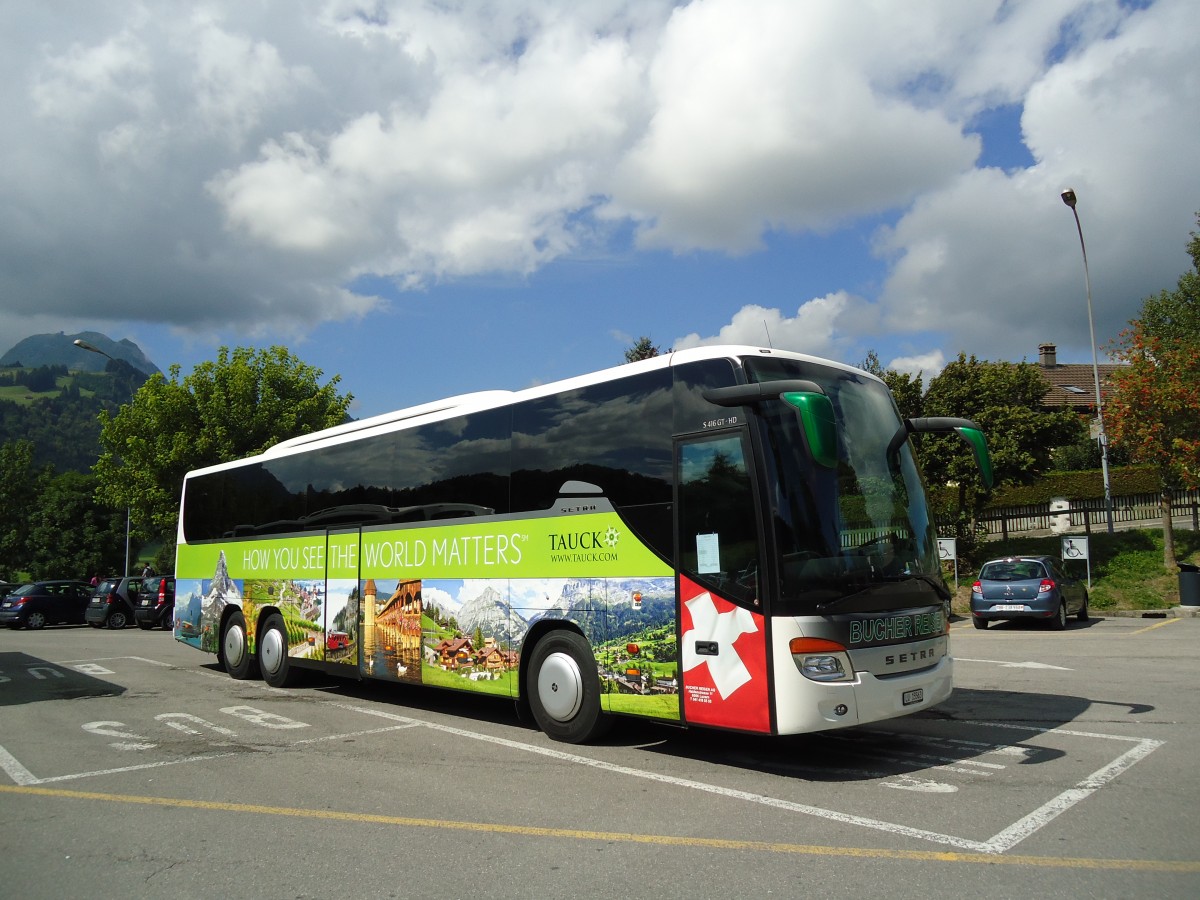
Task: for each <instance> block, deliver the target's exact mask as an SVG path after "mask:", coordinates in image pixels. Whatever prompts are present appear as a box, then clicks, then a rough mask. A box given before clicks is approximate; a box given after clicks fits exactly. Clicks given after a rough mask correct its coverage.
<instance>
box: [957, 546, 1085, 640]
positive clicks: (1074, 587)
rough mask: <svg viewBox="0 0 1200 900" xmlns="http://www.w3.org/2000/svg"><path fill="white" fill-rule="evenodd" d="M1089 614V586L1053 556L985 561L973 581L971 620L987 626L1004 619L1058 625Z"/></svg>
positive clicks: (1051, 625) (1083, 620)
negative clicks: (1068, 619) (1047, 622)
mask: <svg viewBox="0 0 1200 900" xmlns="http://www.w3.org/2000/svg"><path fill="white" fill-rule="evenodd" d="M1068 616H1075V617H1077V618H1078V619H1079V621H1080V622H1086V621H1087V618H1088V593H1087V587H1086V586H1085V585H1084V583H1083V582H1082V581H1080V580H1079V579H1078V578H1072V577H1070V576H1069V575H1067V574H1065V573H1064V572H1063V570H1062V567H1061V565H1060V564H1059V562H1058V561H1057V560H1055V559H1054V558H1053V557H1050V556H1010V557H1007V558H1005V559H993V560H992V561H991V562H986V563H984V564H983V568H981V569H980V570H979V578H978V579H976V581H975V583H974V584H973V585H971V621H972V622H973V623H974V624H975V627H976V628H987V627H988V625H989V624H990V623H991V622H994V621H999V620H1001V619H1045V620H1048V621H1049V623H1050V627H1051V628H1054V629H1062V628H1066V627H1067V617H1068Z"/></svg>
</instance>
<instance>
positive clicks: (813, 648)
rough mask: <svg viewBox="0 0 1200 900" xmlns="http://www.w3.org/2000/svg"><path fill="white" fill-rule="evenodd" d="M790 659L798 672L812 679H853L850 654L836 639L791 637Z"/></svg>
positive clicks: (789, 643) (789, 646)
mask: <svg viewBox="0 0 1200 900" xmlns="http://www.w3.org/2000/svg"><path fill="white" fill-rule="evenodd" d="M788 649H790V650H791V652H792V661H793V662H794V663H795V664H796V668H797V669H799V670H800V674H801V675H803V676H804V677H805V678H808V679H810V680H812V681H853V680H854V666H852V665H851V664H850V654H849V653H847V652H846V648H845V647H843V646H842V645H841V644H839V643H837V642H836V641H826V640H823V639H822V638H792V639H791V641H789V642H788Z"/></svg>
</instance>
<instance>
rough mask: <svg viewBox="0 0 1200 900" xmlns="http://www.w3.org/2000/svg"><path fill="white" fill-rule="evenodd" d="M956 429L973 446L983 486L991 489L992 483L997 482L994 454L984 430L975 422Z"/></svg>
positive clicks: (972, 451) (972, 449) (968, 444)
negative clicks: (989, 449) (990, 449)
mask: <svg viewBox="0 0 1200 900" xmlns="http://www.w3.org/2000/svg"><path fill="white" fill-rule="evenodd" d="M954 431H955V432H956V433H957V434H958V436H959V437H960V438H962V439H963V441H965V442H966V444H967V446H968V447H970V448H971V453H972V454H973V455H974V456H975V465H977V466H978V467H979V477H980V478H981V479H982V481H983V486H984V487H985V488H987V489H988V490H991V488H992V485H993V484H995V483H996V474H995V472H993V471H992V455H991V454H990V453H989V452H988V446H987V438H985V437H984V436H983V431H982V430H981V429H980V428H979V426H978V425H974V424H972V425H960V426H958V427H957V428H955V429H954Z"/></svg>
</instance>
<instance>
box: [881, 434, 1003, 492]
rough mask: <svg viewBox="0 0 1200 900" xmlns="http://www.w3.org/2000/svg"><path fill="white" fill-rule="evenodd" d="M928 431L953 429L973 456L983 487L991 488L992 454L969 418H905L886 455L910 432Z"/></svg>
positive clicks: (895, 449)
mask: <svg viewBox="0 0 1200 900" xmlns="http://www.w3.org/2000/svg"><path fill="white" fill-rule="evenodd" d="M930 431H953V432H954V433H955V434H957V435H958V436H959V437H960V438H962V439H963V441H964V442H965V443H966V445H967V446H968V447H970V448H971V453H972V454H973V455H974V456H975V465H976V466H978V467H979V477H980V480H982V481H983V486H984V487H985V488H988V489H989V490H990V489H991V487H992V485H994V484H995V483H996V475H995V472H993V470H992V456H991V454H990V453H989V452H988V447H987V439H986V438H985V437H984V436H983V429H982V428H980V427H979V426H978V425H976V424H975V423H974V422H972V421H971V420H970V419H957V418H953V417H951V416H930V417H929V418H924V419H905V420H904V424H903V425H902V426H901V427H900V430H899V431H897V432H896V436H895V437H893V438H892V442H891V445H890V446H889V447H888V457H889V458H890V457H891V456H892V455H893V454H894V453H896V452H897V451H899V449H900V445H901V444H903V443H904V441H905V440H907V438H908V436H909V435H910V434H915V433H918V432H930Z"/></svg>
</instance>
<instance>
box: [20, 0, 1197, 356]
mask: <svg viewBox="0 0 1200 900" xmlns="http://www.w3.org/2000/svg"><path fill="white" fill-rule="evenodd" d="M1195 24H1196V23H1195V13H1194V4H1193V3H1192V2H1191V0H1158V2H1155V3H1153V4H1152V5H1150V6H1149V7H1148V8H1146V9H1136V8H1134V7H1133V6H1132V5H1130V4H1123V3H1121V2H1119V0H989V2H983V3H961V2H949V0H947V2H941V3H932V4H919V5H915V6H914V5H913V4H909V3H902V2H880V3H878V4H876V5H875V7H874V8H873V9H872V11H871V12H870V14H867V13H864V12H863V10H862V9H861V8H859V7H856V6H854V5H851V4H845V3H841V2H835V0H809V2H805V3H796V2H791V0H695V2H692V3H688V4H685V5H680V6H674V5H672V4H671V3H669V2H667V0H627V2H621V0H590V2H587V0H585V2H579V3H573V4H570V5H564V4H561V3H558V2H554V0H525V2H522V0H508V2H504V3H497V4H415V3H388V2H382V3H376V4H372V5H369V6H363V5H362V4H360V3H356V2H352V0H311V2H296V3H291V2H289V3H282V2H271V0H264V2H261V3H255V4H245V3H233V2H219V0H210V2H206V3H205V4H203V6H202V7H201V8H200V9H199V11H195V12H190V13H189V14H186V15H181V14H178V13H177V12H175V11H167V10H165V9H162V10H160V9H159V8H158V7H155V6H154V5H146V4H144V3H140V2H136V0H129V2H125V3H122V2H119V0H114V2H111V3H106V4H84V5H78V6H76V7H75V8H74V12H73V14H72V15H71V16H65V15H62V14H61V13H58V12H55V11H54V10H53V9H51V8H50V7H47V6H46V5H45V4H34V3H31V2H30V3H14V4H10V5H8V6H6V7H5V9H4V11H3V12H0V26H3V27H0V77H3V79H4V83H5V84H6V85H7V86H8V89H7V90H6V91H5V92H3V94H2V95H0V117H2V119H3V121H4V122H5V124H6V129H7V132H8V134H9V135H10V136H16V137H15V139H14V138H10V139H9V140H7V141H5V142H4V143H3V144H2V145H0V235H2V237H0V297H3V298H4V304H3V307H4V309H5V310H6V312H4V313H0V328H4V327H6V326H7V327H9V328H17V327H18V325H17V324H14V323H22V324H20V325H19V327H20V330H21V331H23V332H24V331H27V328H28V326H27V325H26V324H24V323H26V322H31V321H34V320H33V319H30V318H28V317H36V316H44V317H45V321H48V322H51V321H55V320H56V317H57V320H58V321H69V320H71V319H72V317H74V318H87V319H88V320H89V321H90V322H93V323H94V322H96V321H98V320H99V321H104V320H111V321H150V320H154V321H166V322H170V323H173V324H174V325H176V326H177V327H178V328H180V329H181V330H185V331H195V332H203V331H205V330H206V329H213V328H218V327H234V328H237V329H238V330H239V331H240V332H244V333H250V334H253V333H263V332H270V333H272V334H276V333H279V334H284V335H296V336H302V335H303V334H304V333H305V332H306V331H308V330H310V329H312V328H313V327H315V326H316V325H318V324H319V323H321V322H328V321H336V320H340V319H346V318H353V317H358V316H363V315H368V314H369V313H370V312H371V310H373V309H375V308H377V306H378V304H379V302H380V301H378V300H377V298H375V297H374V296H371V295H370V293H369V292H368V293H367V294H366V295H365V296H359V295H356V294H354V293H352V292H351V291H350V290H349V289H348V286H349V285H350V284H351V283H352V282H353V280H354V279H355V278H357V277H358V276H364V275H367V276H378V277H382V278H387V279H393V280H395V281H397V282H399V283H401V284H403V285H406V286H410V287H415V286H421V285H425V284H430V283H434V282H437V281H441V280H452V279H458V278H463V277H470V276H476V275H480V274H490V273H501V274H505V273H507V274H516V275H522V276H523V275H529V274H530V273H533V272H536V271H538V270H539V269H541V268H543V267H545V266H546V265H547V264H548V263H550V262H552V261H554V260H556V259H561V258H563V257H566V256H571V255H577V254H581V253H592V252H596V251H599V252H601V253H602V252H603V251H604V250H605V249H607V242H608V241H609V240H610V238H611V235H612V234H613V233H618V234H623V233H628V230H627V229H626V227H627V226H628V227H632V229H633V231H634V232H635V235H636V242H637V246H638V247H639V248H640V249H641V250H642V251H645V252H643V253H642V255H641V256H640V258H639V257H638V256H637V255H635V257H634V259H633V260H632V261H631V263H630V264H631V265H636V264H638V262H639V259H647V258H652V256H653V251H654V250H656V249H659V248H663V249H667V250H669V251H671V252H674V253H677V254H687V253H704V252H709V251H713V252H718V253H730V254H746V253H753V252H754V251H756V250H757V249H758V248H760V247H761V246H763V245H764V243H765V242H766V240H767V239H768V236H770V235H771V234H772V233H779V232H788V233H795V234H805V233H809V232H813V233H817V234H828V233H830V232H833V231H835V230H836V229H839V228H842V227H846V226H848V225H852V224H854V223H855V222H857V221H859V220H861V218H862V217H864V216H881V217H886V219H887V220H888V221H890V222H892V223H893V224H892V227H890V228H888V229H886V230H883V231H881V232H880V233H879V234H878V236H877V241H876V246H877V248H878V251H879V253H880V254H882V255H883V256H884V258H886V260H887V261H888V265H889V270H888V272H887V273H886V277H885V280H884V281H883V282H882V283H881V284H861V283H859V282H858V281H856V280H854V278H853V273H848V274H847V277H846V278H845V281H844V282H843V284H841V285H838V284H833V285H828V286H822V287H820V288H818V289H815V290H813V289H809V291H808V293H807V294H805V293H800V296H811V295H812V294H814V293H818V292H823V291H828V293H826V294H825V296H822V297H818V298H816V299H811V300H808V301H807V302H805V303H803V304H801V305H799V306H798V307H797V309H796V310H795V313H794V314H792V313H790V312H785V311H783V310H782V309H780V308H774V309H772V308H764V307H770V306H772V304H769V303H763V304H761V305H759V306H755V305H748V304H747V303H746V300H745V299H744V298H743V299H739V300H738V301H737V303H736V304H735V305H736V307H741V308H740V309H738V311H736V312H733V309H734V306H731V308H730V312H731V315H730V317H729V319H728V322H727V324H726V325H724V326H723V327H721V326H720V325H719V324H717V322H714V323H713V324H712V326H711V327H712V328H713V329H715V331H716V334H715V335H712V336H702V335H700V334H699V332H697V333H696V334H692V335H689V336H687V337H685V338H681V339H680V341H677V342H676V344H675V345H676V346H680V345H682V343H683V342H691V343H699V342H708V341H711V340H716V339H721V340H739V341H741V340H747V341H751V342H753V343H763V342H765V340H766V332H767V331H770V337H771V340H772V341H773V342H774V343H775V344H776V345H777V346H794V347H796V348H799V349H804V350H806V351H808V352H813V353H819V354H826V355H834V356H838V357H840V358H845V359H851V360H853V359H861V358H862V355H863V354H864V353H865V351H866V350H867V349H870V348H871V347H873V346H878V345H879V344H880V342H881V341H882V340H883V339H893V338H894V339H896V340H898V341H899V342H900V343H901V344H902V345H903V346H902V347H900V348H899V349H898V350H896V351H889V352H893V353H894V355H895V356H896V358H897V359H909V360H913V361H914V364H917V363H920V364H921V365H924V364H925V362H926V361H929V362H930V363H931V364H932V361H934V360H935V359H936V358H937V357H936V354H937V353H944V355H945V356H952V355H953V354H955V353H956V352H957V351H958V350H960V349H965V350H968V351H969V352H975V353H977V354H979V355H981V356H985V357H1002V358H1019V357H1020V356H1021V355H1030V356H1032V355H1033V354H1034V353H1035V352H1036V346H1037V343H1038V342H1039V341H1042V340H1051V341H1055V342H1057V343H1058V344H1059V345H1060V348H1062V350H1060V357H1063V358H1066V356H1067V355H1069V352H1063V351H1064V350H1065V351H1069V348H1072V347H1074V348H1079V347H1082V346H1083V344H1084V342H1085V341H1086V337H1085V335H1086V330H1085V328H1084V325H1085V323H1084V320H1083V309H1082V306H1083V304H1082V297H1081V288H1082V284H1081V278H1080V276H1081V274H1082V273H1081V271H1080V260H1079V256H1078V244H1077V240H1076V238H1075V234H1074V228H1073V221H1072V220H1071V218H1070V213H1069V211H1068V210H1067V209H1066V208H1065V207H1063V206H1062V204H1061V202H1060V201H1059V200H1058V191H1059V190H1061V189H1062V188H1063V187H1065V186H1067V185H1071V186H1073V187H1074V188H1075V189H1076V190H1077V191H1078V192H1079V197H1080V207H1079V212H1080V215H1081V217H1082V218H1083V223H1084V229H1085V233H1086V236H1087V239H1088V249H1089V261H1090V262H1091V263H1092V281H1093V286H1094V293H1095V305H1096V311H1097V326H1098V328H1097V330H1098V333H1099V334H1101V335H1102V336H1103V335H1108V336H1112V335H1113V334H1115V332H1116V330H1117V329H1118V328H1119V326H1120V324H1121V323H1122V322H1124V321H1125V320H1126V319H1128V318H1129V317H1130V316H1131V315H1132V314H1133V313H1134V312H1135V311H1136V305H1137V302H1138V301H1139V300H1140V298H1141V297H1143V296H1145V295H1146V294H1148V293H1152V292H1154V291H1157V290H1159V289H1161V288H1163V287H1169V286H1171V284H1172V282H1173V278H1174V277H1175V276H1176V275H1177V274H1178V273H1179V272H1182V271H1183V269H1184V268H1185V266H1186V263H1187V259H1186V257H1185V256H1184V255H1183V253H1182V244H1183V241H1184V240H1185V237H1184V236H1185V235H1186V233H1187V231H1188V230H1190V228H1191V227H1192V226H1193V220H1192V214H1193V212H1194V211H1195V208H1196V207H1197V206H1200V202H1198V201H1197V197H1200V167H1197V166H1196V165H1195V164H1194V160H1193V157H1194V150H1195V147H1196V146H1197V144H1198V141H1197V138H1198V137H1200V133H1198V132H1200V120H1198V119H1197V117H1196V116H1195V115H1194V111H1195V110H1196V109H1197V108H1198V107H1200V79H1198V78H1197V68H1196V65H1195V60H1196V59H1197V58H1200V29H1197V28H1196V27H1195ZM1000 103H1003V104H1019V105H1022V106H1023V109H1024V117H1023V119H1022V128H1023V132H1024V140H1025V142H1026V145H1027V147H1028V149H1029V151H1030V153H1032V155H1033V157H1034V160H1035V164H1034V165H1033V166H1032V167H1031V168H1028V169H1023V170H1018V171H1014V172H1002V171H999V170H994V169H982V168H980V167H979V166H978V164H977V159H978V157H979V154H980V138H979V136H978V135H975V134H973V133H971V131H970V127H971V126H970V123H971V121H972V117H973V116H975V115H976V114H977V113H979V112H980V111H982V110H986V109H988V108H989V107H991V106H994V105H995V104H1000ZM618 249H619V250H624V249H625V248H624V247H618ZM1164 273H1169V276H1170V277H1169V278H1164ZM839 287H840V288H842V289H841V290H838V288H839ZM803 290H804V288H800V289H799V291H803ZM857 295H863V296H857ZM773 305H774V306H778V304H777V303H775V304H773ZM5 316H8V317H10V318H7V319H5V318H4V317H5ZM708 318H711V316H705V317H702V319H708ZM36 321H43V320H41V319H37V320H36ZM717 321H718V322H719V318H718V320H717ZM764 323H765V326H764ZM604 327H608V326H607V323H606V324H605V326H604ZM54 330H57V328H56V329H54ZM631 330H634V331H636V330H638V329H637V328H632V327H631Z"/></svg>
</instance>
